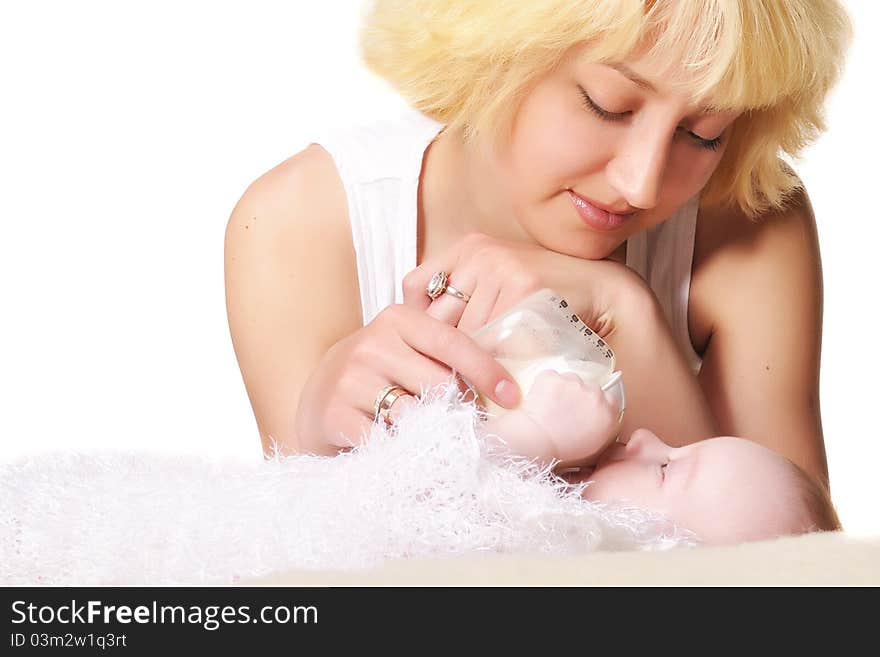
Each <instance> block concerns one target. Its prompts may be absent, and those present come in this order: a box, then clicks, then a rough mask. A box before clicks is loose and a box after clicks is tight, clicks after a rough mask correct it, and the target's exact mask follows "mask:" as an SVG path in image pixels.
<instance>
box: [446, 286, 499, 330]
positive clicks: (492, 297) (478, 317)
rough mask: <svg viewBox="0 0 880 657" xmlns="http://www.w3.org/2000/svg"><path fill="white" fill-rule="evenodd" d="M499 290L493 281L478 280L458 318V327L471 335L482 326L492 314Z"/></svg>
mask: <svg viewBox="0 0 880 657" xmlns="http://www.w3.org/2000/svg"><path fill="white" fill-rule="evenodd" d="M500 293H501V290H500V289H499V288H498V286H497V285H496V284H494V282H493V281H480V282H479V283H478V284H477V288H476V290H474V294H473V296H471V299H470V301H468V304H467V307H466V308H465V309H464V312H463V313H462V315H461V318H460V319H459V320H458V324H457V326H458V328H459V329H460V330H462V331H464V332H465V333H467V334H468V335H473V334H474V333H476V332H477V331H478V330H480V329H481V328H483V327H484V326H485V325H486V324H487V323H488V322H489V317H491V316H492V314H493V312H494V309H495V304H497V303H498V295H499V294H500Z"/></svg>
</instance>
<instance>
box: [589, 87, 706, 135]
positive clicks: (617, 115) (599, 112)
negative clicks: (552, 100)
mask: <svg viewBox="0 0 880 657" xmlns="http://www.w3.org/2000/svg"><path fill="white" fill-rule="evenodd" d="M579 89H580V92H581V96H582V97H583V100H584V106H585V107H586V108H587V109H588V110H590V111H591V112H592V113H593V114H595V115H596V116H598V117H599V118H600V119H602V120H603V121H611V122H612V123H616V122H618V121H624V120H626V119H627V118H628V117H629V116H630V115H632V112H609V111H608V110H606V109H605V108H603V107H601V106H600V105H599V104H598V103H596V101H594V100H593V99H592V98H590V95H589V94H588V93H587V91H586V89H584V88H583V87H579ZM679 130H681V131H683V132H684V133H685V134H686V135H687V136H688V137H690V138H691V139H692V140H693V141H694V142H696V145H697V146H699V147H700V148H705V149H707V150H710V151H714V150H717V149H718V147H719V146H721V142H722V141H723V139H722V137H721V135H718V136H717V137H715V138H713V139H708V138H706V137H701V136H700V135H698V134H697V133H695V132H694V131H692V130H688V129H687V128H679Z"/></svg>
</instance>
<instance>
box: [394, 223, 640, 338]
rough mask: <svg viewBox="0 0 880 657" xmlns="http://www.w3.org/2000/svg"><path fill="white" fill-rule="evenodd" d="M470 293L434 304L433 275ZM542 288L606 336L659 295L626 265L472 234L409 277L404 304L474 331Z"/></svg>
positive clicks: (404, 282)
mask: <svg viewBox="0 0 880 657" xmlns="http://www.w3.org/2000/svg"><path fill="white" fill-rule="evenodd" d="M439 271H442V272H446V273H448V274H449V283H450V284H451V285H453V286H454V287H455V288H456V289H458V290H460V291H461V292H464V293H466V294H469V295H470V300H469V301H468V302H467V303H464V302H463V301H462V300H461V299H458V298H456V297H454V296H452V295H450V294H441V295H440V296H439V297H437V298H436V299H435V300H433V301H432V300H431V299H430V298H429V297H428V296H427V295H426V294H425V288H426V287H427V285H428V283H429V281H430V280H431V276H432V275H433V274H434V273H435V272H439ZM542 288H550V289H552V290H555V291H556V292H558V293H559V294H561V295H562V296H563V298H565V299H566V301H568V303H569V305H570V306H571V307H572V308H573V309H574V311H575V312H576V313H577V314H578V316H579V317H580V318H581V319H583V320H584V322H586V324H587V325H588V326H590V328H592V329H593V330H594V331H596V333H598V334H599V336H600V337H608V336H609V335H611V334H612V333H613V331H614V328H615V324H616V323H617V322H618V321H619V318H620V315H621V312H623V310H622V308H623V307H624V306H626V307H627V308H630V307H633V306H637V305H644V304H648V303H651V299H653V293H652V292H651V290H650V288H649V287H648V286H647V285H646V284H645V282H644V281H643V280H642V278H641V277H640V276H639V275H638V274H636V273H635V272H633V271H632V270H630V269H629V268H628V267H626V266H625V265H622V264H620V263H617V262H612V261H609V260H585V259H582V258H576V257H573V256H568V255H564V254H561V253H556V252H555V251H549V250H547V249H545V248H543V247H541V246H537V245H533V244H526V243H522V242H510V241H503V240H498V239H495V238H492V237H489V236H488V235H484V234H482V233H473V234H470V235H468V236H466V237H464V238H462V239H461V240H460V241H458V242H457V243H456V244H455V245H454V246H453V247H452V248H450V249H448V250H447V251H446V252H444V253H440V254H438V255H437V256H435V257H433V258H430V259H428V260H426V261H425V262H423V263H422V264H421V265H419V266H418V267H416V268H415V269H413V270H412V271H411V272H410V273H409V274H407V275H406V277H405V278H404V280H403V294H404V303H405V304H406V305H408V306H411V307H413V308H419V309H423V310H427V311H428V312H429V314H431V315H432V316H434V317H437V318H439V319H442V320H443V321H444V322H447V323H450V324H453V325H455V326H458V328H460V329H461V330H462V331H464V332H465V333H468V334H472V333H473V332H475V331H476V330H477V329H479V328H480V327H482V326H484V325H485V324H487V323H488V322H490V321H492V320H493V319H495V318H496V317H497V316H498V315H500V314H502V313H504V312H505V311H506V310H508V309H509V308H511V307H512V306H514V305H515V304H517V303H518V302H520V301H522V300H523V299H525V298H526V297H528V296H530V295H531V294H533V293H535V292H537V291H538V290H540V289H542Z"/></svg>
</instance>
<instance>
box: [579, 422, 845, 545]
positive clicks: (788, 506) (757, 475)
mask: <svg viewBox="0 0 880 657" xmlns="http://www.w3.org/2000/svg"><path fill="white" fill-rule="evenodd" d="M586 480H587V481H589V482H591V483H589V484H588V485H587V488H586V489H585V491H584V497H586V498H587V499H589V500H593V501H601V502H614V501H626V502H628V503H631V504H634V505H636V506H639V507H641V508H645V509H648V510H651V511H655V512H658V513H661V514H663V515H665V516H666V517H667V518H668V519H670V520H672V521H673V522H675V523H676V524H678V525H680V526H681V527H684V528H686V529H689V530H691V531H692V532H694V533H695V534H696V535H697V538H698V539H699V540H700V541H701V542H702V543H704V544H708V545H717V544H728V543H740V542H745V541H756V540H763V539H769V538H774V537H777V536H784V535H789V534H802V533H806V532H810V531H817V530H825V531H831V530H836V529H840V521H839V520H838V518H837V514H836V513H835V511H834V506H833V505H832V503H831V498H830V496H829V495H828V493H827V491H826V490H825V488H824V487H822V486H821V485H820V484H818V483H817V482H815V481H813V480H812V478H810V477H809V476H808V475H807V474H806V473H805V472H804V471H803V470H801V469H800V468H798V467H797V466H796V465H794V464H793V463H792V462H791V461H789V460H788V459H786V458H784V457H782V456H780V455H778V454H776V453H775V452H773V451H772V450H770V449H767V448H766V447H763V446H762V445H759V444H758V443H755V442H752V441H750V440H745V439H742V438H733V437H721V438H712V439H709V440H704V441H700V442H697V443H693V444H691V445H687V446H685V447H678V448H676V447H670V446H669V445H667V444H666V443H664V442H663V441H662V440H660V439H659V438H658V437H657V436H656V435H654V434H653V433H651V432H650V431H648V430H646V429H639V430H637V431H634V432H633V434H632V436H631V437H630V439H629V441H628V442H627V443H626V444H625V445H623V444H615V445H614V446H613V447H612V448H610V449H609V450H608V451H606V452H605V453H604V454H603V455H602V457H601V458H600V459H599V462H598V464H597V466H596V469H595V470H594V471H593V472H592V474H590V475H589V476H588V477H586Z"/></svg>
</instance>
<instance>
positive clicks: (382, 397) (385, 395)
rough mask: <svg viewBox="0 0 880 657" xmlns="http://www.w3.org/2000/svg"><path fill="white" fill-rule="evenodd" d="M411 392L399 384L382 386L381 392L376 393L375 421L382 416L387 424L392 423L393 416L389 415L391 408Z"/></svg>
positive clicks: (374, 405)
mask: <svg viewBox="0 0 880 657" xmlns="http://www.w3.org/2000/svg"><path fill="white" fill-rule="evenodd" d="M411 394H412V393H410V391H409V390H407V389H406V388H402V387H401V386H398V385H390V386H385V387H384V388H382V389H381V390H380V391H379V394H378V395H376V402H375V403H374V404H373V421H374V422H375V421H376V420H378V419H380V418H381V420H382V421H383V422H384V423H385V424H390V423H391V418H390V417H389V416H388V412H389V411H390V410H391V407H392V406H393V405H394V402H396V401H397V400H398V399H400V398H401V397H404V396H406V395H411Z"/></svg>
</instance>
